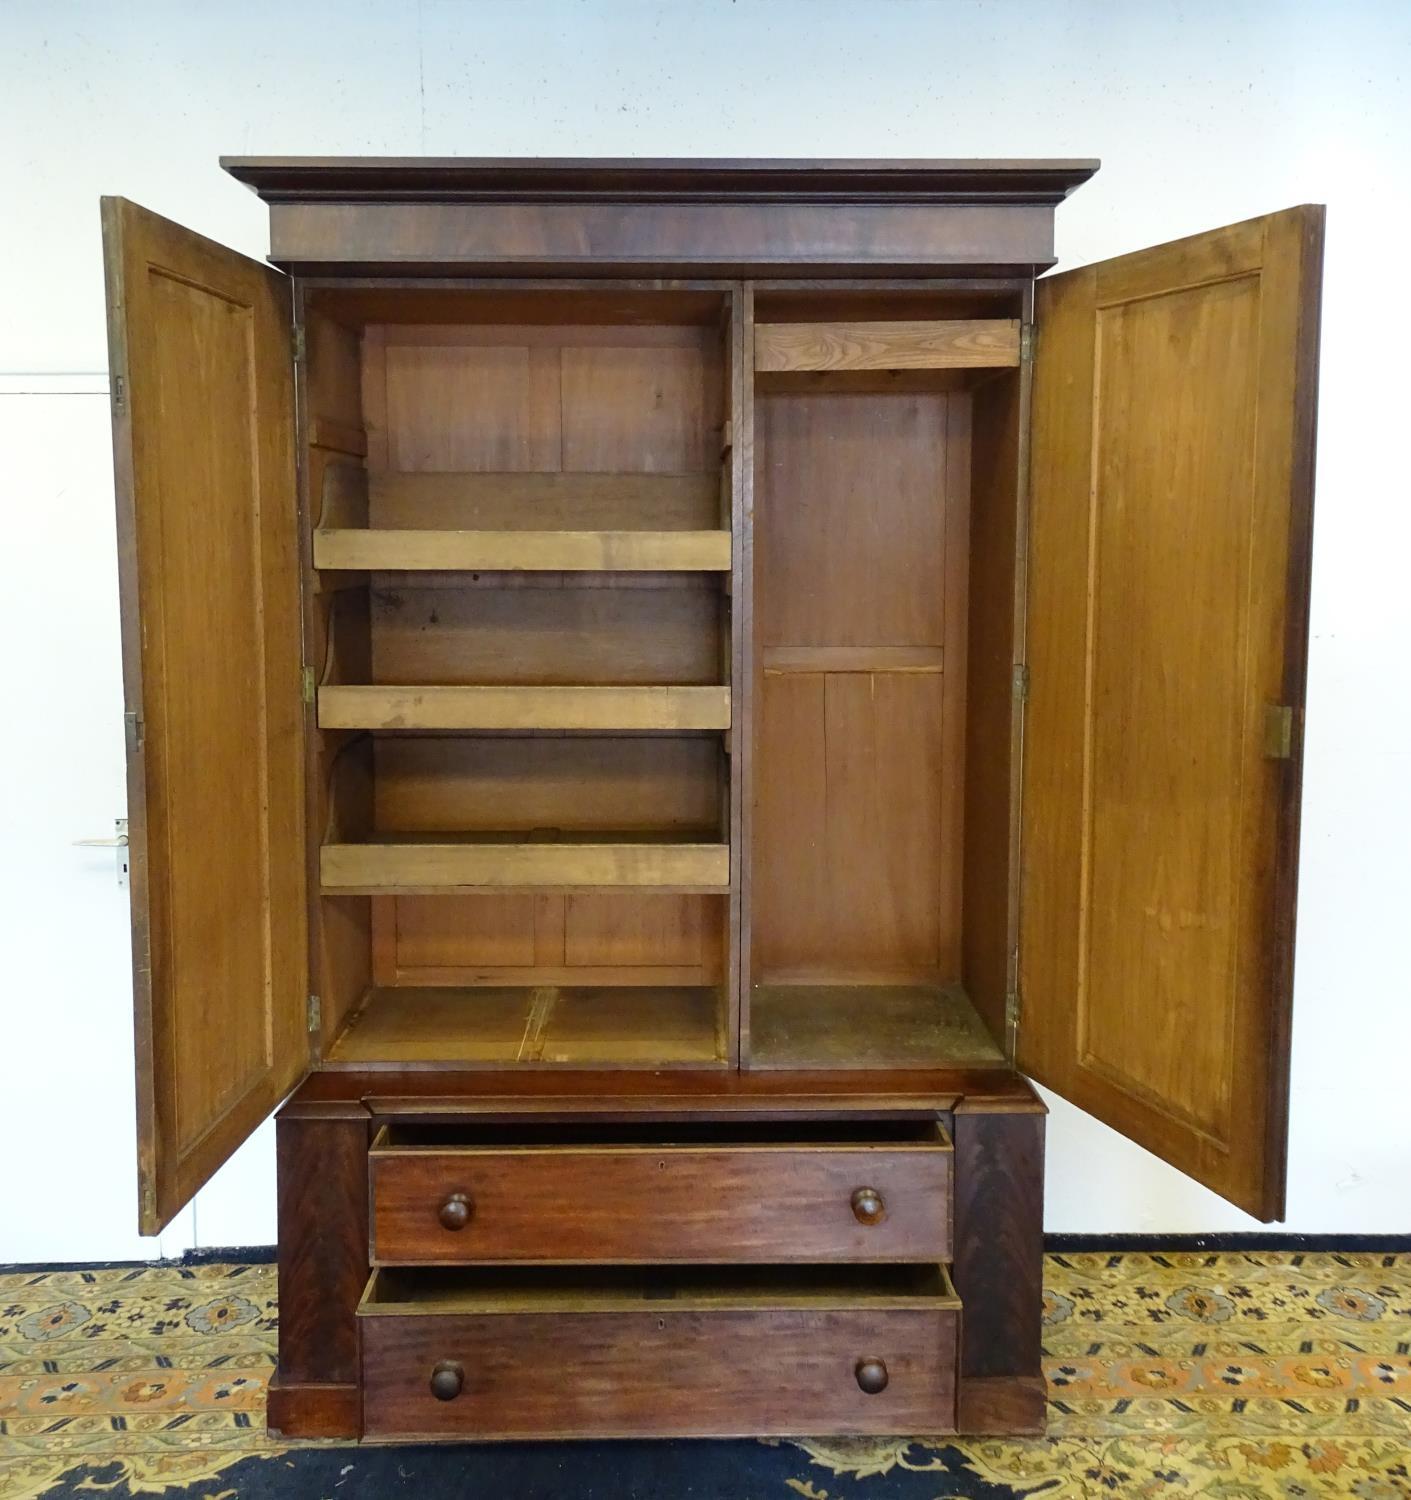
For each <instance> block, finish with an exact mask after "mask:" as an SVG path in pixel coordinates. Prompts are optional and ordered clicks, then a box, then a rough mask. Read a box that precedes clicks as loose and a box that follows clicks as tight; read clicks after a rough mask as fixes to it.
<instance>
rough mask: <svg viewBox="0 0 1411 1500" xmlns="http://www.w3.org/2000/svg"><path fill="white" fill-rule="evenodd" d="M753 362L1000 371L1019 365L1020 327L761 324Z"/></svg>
mask: <svg viewBox="0 0 1411 1500" xmlns="http://www.w3.org/2000/svg"><path fill="white" fill-rule="evenodd" d="M754 358H755V369H756V370H760V371H801V370H828V371H832V370H955V369H961V370H977V369H1002V368H1005V367H1006V366H1014V365H1017V364H1018V363H1019V324H1018V322H1017V321H1016V320H1014V319H1008V318H1004V319H1000V318H995V319H971V320H968V321H953V322H939V321H936V322H931V321H927V322H873V323H760V324H757V325H756V327H755V338H754Z"/></svg>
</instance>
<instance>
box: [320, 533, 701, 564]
mask: <svg viewBox="0 0 1411 1500" xmlns="http://www.w3.org/2000/svg"><path fill="white" fill-rule="evenodd" d="M314 564H315V566H316V567H320V568H348V569H359V568H366V569H372V570H380V571H384V572H387V571H398V570H402V571H407V572H416V571H421V572H445V571H450V570H454V569H462V568H464V569H482V570H484V571H486V572H526V571H538V572H555V571H557V572H582V573H587V572H604V571H617V572H658V573H668V572H715V573H726V572H729V570H730V535H729V533H728V532H725V531H390V530H384V531H346V530H327V531H319V532H316V533H315V535H314Z"/></svg>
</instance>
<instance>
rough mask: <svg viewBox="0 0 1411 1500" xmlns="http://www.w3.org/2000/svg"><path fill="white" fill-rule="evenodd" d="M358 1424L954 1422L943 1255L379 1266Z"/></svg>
mask: <svg viewBox="0 0 1411 1500" xmlns="http://www.w3.org/2000/svg"><path fill="white" fill-rule="evenodd" d="M358 1319H359V1329H360V1332H361V1345H362V1374H363V1425H364V1434H365V1436H367V1437H369V1438H383V1439H392V1438H396V1439H402V1440H405V1439H419V1438H481V1439H483V1438H550V1437H564V1438H567V1437H636V1436H643V1437H645V1436H652V1437H723V1436H733V1435H744V1434H753V1435H760V1436H767V1435H771V1434H772V1435H787V1434H790V1433H830V1434H832V1433H836V1434H844V1433H856V1434H860V1433H905V1432H928V1433H936V1432H951V1431H954V1429H955V1383H956V1367H957V1351H958V1348H959V1340H960V1302H959V1299H958V1298H957V1297H956V1295H955V1291H954V1289H953V1287H952V1286H951V1284H950V1281H949V1278H948V1277H947V1275H946V1273H945V1270H944V1268H942V1267H940V1266H880V1267H847V1266H844V1267H828V1268H819V1267H775V1266H770V1267H747V1268H743V1269H731V1270H721V1271H719V1272H702V1271H700V1270H690V1271H687V1270H680V1269H673V1268H653V1269H650V1270H640V1271H624V1270H600V1271H592V1272H585V1271H572V1270H562V1269H560V1270H551V1269H545V1268H541V1269H537V1270H533V1271H509V1270H482V1269H475V1270H460V1271H454V1272H448V1271H390V1270H378V1271H374V1272H373V1275H372V1279H371V1280H370V1281H369V1283H368V1287H367V1290H366V1292H365V1293H364V1296H363V1300H362V1302H361V1304H360V1305H359V1307H358Z"/></svg>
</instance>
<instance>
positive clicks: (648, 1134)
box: [370, 1121, 953, 1265]
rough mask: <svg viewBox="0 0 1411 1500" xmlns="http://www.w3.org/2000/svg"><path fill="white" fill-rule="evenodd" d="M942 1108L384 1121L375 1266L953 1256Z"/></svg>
mask: <svg viewBox="0 0 1411 1500" xmlns="http://www.w3.org/2000/svg"><path fill="white" fill-rule="evenodd" d="M952 1161H953V1152H952V1150H951V1144H950V1141H949V1139H948V1137H947V1136H946V1134H945V1132H944V1131H943V1130H941V1129H940V1127H939V1126H938V1125H937V1124H936V1123H935V1122H934V1121H931V1122H924V1123H918V1124H908V1123H906V1122H902V1123H900V1124H887V1125H879V1124H875V1123H869V1122H861V1123H855V1124H846V1125H839V1126H807V1125H797V1126H796V1125H787V1126H785V1125H779V1126H774V1127H772V1128H771V1127H770V1126H768V1125H761V1124H759V1123H749V1124H746V1125H738V1126H731V1125H715V1124H704V1123H694V1124H683V1125H679V1126H677V1125H661V1124H656V1125H639V1126H619V1127H615V1128H614V1127H605V1128H601V1129H590V1128H587V1127H573V1126H560V1127H552V1126H544V1127H540V1132H539V1133H538V1134H537V1135H536V1134H535V1133H534V1131H533V1129H532V1127H531V1128H528V1129H527V1130H516V1131H514V1132H512V1133H511V1132H509V1131H508V1130H506V1131H505V1132H502V1133H501V1134H500V1135H499V1136H496V1134H495V1133H494V1132H493V1131H492V1130H485V1129H482V1130H480V1131H479V1132H473V1131H471V1130H469V1129H460V1128H456V1127H447V1128H445V1129H437V1128H435V1127H418V1126H396V1127H384V1129H383V1130H382V1131H381V1132H380V1133H379V1134H378V1137H377V1139H376V1141H375V1142H374V1143H373V1147H372V1152H371V1159H370V1167H371V1178H372V1247H371V1253H372V1261H373V1264H375V1265H462V1264H465V1263H467V1262H472V1261H473V1262H477V1263H484V1262H497V1261H498V1262H511V1261H558V1262H573V1263H594V1262H602V1263H605V1264H640V1263H661V1262H671V1261H691V1262H695V1263H697V1264H700V1263H709V1262H752V1261H753V1262H772V1263H779V1262H800V1261H807V1262H820V1261H874V1262H875V1261H921V1262H937V1261H948V1260H949V1259H950V1255H951V1249H950V1246H951V1196H952V1194H951V1180H952Z"/></svg>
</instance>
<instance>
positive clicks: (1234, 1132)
mask: <svg viewBox="0 0 1411 1500" xmlns="http://www.w3.org/2000/svg"><path fill="white" fill-rule="evenodd" d="M1322 240H1323V210H1322V209H1321V208H1320V207H1304V208H1295V209H1290V210H1289V211H1287V212H1285V213H1279V214H1272V215H1270V216H1269V217H1267V218H1263V219H1253V220H1250V221H1249V222H1248V223H1244V224H1236V225H1233V226H1231V227H1229V228H1226V229H1219V230H1215V231H1213V232H1212V233H1210V234H1203V235H1196V236H1194V237H1193V238H1191V239H1187V240H1179V241H1177V242H1175V243H1174V244H1170V245H1162V246H1158V247H1157V248H1155V249H1151V250H1145V251H1141V252H1139V253H1138V254H1135V255H1127V256H1123V257H1122V258H1121V259H1118V260H1111V261H1104V262H1102V263H1101V264H1099V265H1093V266H1085V267H1083V268H1082V269H1080V270H1077V271H1070V272H1067V273H1066V274H1063V275H1059V276H1053V277H1045V278H1044V279H1043V280H1041V281H1040V282H1039V283H1038V313H1037V317H1036V322H1037V330H1038V332H1037V353H1036V357H1035V373H1034V380H1035V385H1034V408H1033V426H1032V448H1031V463H1030V467H1031V477H1030V495H1031V501H1030V510H1031V520H1030V539H1029V582H1028V664H1029V699H1028V707H1027V712H1026V718H1025V731H1024V757H1023V813H1022V822H1023V826H1022V850H1023V853H1022V874H1021V886H1020V940H1019V971H1020V1005H1021V1012H1020V1023H1019V1042H1018V1057H1017V1060H1018V1062H1019V1065H1020V1066H1021V1067H1022V1068H1024V1069H1025V1070H1026V1071H1027V1072H1029V1073H1031V1074H1032V1075H1033V1076H1034V1077H1035V1078H1036V1079H1038V1080H1039V1081H1040V1082H1042V1083H1044V1084H1047V1085H1048V1086H1049V1087H1050V1088H1052V1089H1054V1090H1056V1091H1057V1092H1058V1093H1060V1094H1062V1095H1063V1096H1064V1098H1066V1099H1069V1100H1071V1101H1072V1102H1073V1103H1074V1104H1076V1105H1078V1106H1079V1107H1080V1108H1082V1109H1085V1110H1088V1111H1089V1112H1091V1113H1092V1114H1094V1115H1096V1116H1097V1117H1098V1118H1099V1119H1101V1120H1103V1121H1105V1122H1106V1123H1107V1124H1109V1125H1111V1126H1113V1127H1114V1128H1115V1129H1117V1130H1120V1131H1122V1132H1123V1134H1125V1135H1127V1136H1130V1137H1131V1139H1133V1140H1134V1141H1137V1142H1138V1143H1139V1144H1140V1145H1143V1146H1145V1147H1146V1148H1147V1149H1148V1150H1150V1151H1154V1152H1155V1153H1156V1154H1157V1155H1158V1156H1160V1157H1162V1158H1163V1159H1164V1160H1166V1161H1168V1162H1170V1163H1171V1164H1172V1165H1173V1166H1176V1167H1179V1168H1180V1169H1181V1170H1182V1171H1185V1172H1187V1173H1189V1174H1190V1175H1191V1176H1192V1177H1194V1178H1196V1179H1197V1180H1199V1181H1200V1182H1203V1183H1205V1184H1206V1186H1208V1187H1210V1188H1213V1189H1214V1190H1215V1191H1216V1192H1217V1193H1220V1194H1221V1195H1222V1196H1223V1197H1225V1198H1228V1199H1229V1200H1230V1201H1231V1202H1233V1203H1236V1204H1238V1205H1239V1206H1240V1207H1241V1208H1244V1209H1246V1210H1248V1211H1249V1212H1250V1213H1253V1214H1257V1215H1258V1216H1259V1217H1260V1218H1262V1219H1275V1218H1281V1217H1282V1216H1283V1211H1284V1169H1285V1154H1286V1149H1287V1126H1288V1065H1289V1023H1290V1007H1291V994H1292V967H1293V926H1294V896H1295V880H1296V873H1297V858H1298V807H1299V780H1300V760H1301V749H1302V739H1303V687H1304V670H1305V657H1306V641H1307V628H1308V563H1309V542H1310V531H1311V520H1312V487H1313V444H1314V408H1315V400H1316V366H1317V346H1318V308H1319V284H1320V278H1321V272H1322Z"/></svg>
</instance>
